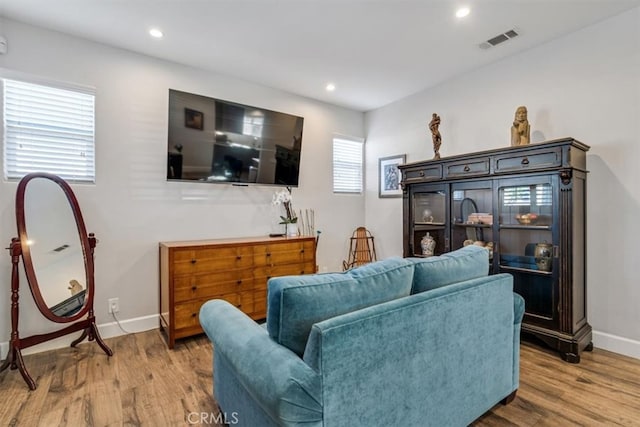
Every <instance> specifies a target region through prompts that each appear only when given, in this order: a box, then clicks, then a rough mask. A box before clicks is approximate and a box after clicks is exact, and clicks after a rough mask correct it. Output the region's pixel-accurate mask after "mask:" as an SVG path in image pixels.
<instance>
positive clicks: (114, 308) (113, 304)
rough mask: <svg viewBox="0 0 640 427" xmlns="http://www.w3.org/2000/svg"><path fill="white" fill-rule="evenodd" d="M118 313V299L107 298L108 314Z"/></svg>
mask: <svg viewBox="0 0 640 427" xmlns="http://www.w3.org/2000/svg"><path fill="white" fill-rule="evenodd" d="M119 311H120V301H119V300H118V298H109V313H117V312H119Z"/></svg>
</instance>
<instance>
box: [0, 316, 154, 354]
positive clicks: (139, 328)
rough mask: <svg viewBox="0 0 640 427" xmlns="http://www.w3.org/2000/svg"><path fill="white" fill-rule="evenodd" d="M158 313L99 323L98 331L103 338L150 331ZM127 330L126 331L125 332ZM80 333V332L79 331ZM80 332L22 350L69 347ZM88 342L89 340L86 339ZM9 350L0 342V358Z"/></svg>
mask: <svg viewBox="0 0 640 427" xmlns="http://www.w3.org/2000/svg"><path fill="white" fill-rule="evenodd" d="M158 317H159V316H158V315H157V314H152V315H150V316H142V317H136V318H134V319H127V320H121V321H120V325H121V326H122V329H124V330H122V329H121V328H120V326H118V322H109V323H103V324H101V325H98V331H99V332H100V336H101V337H102V338H113V337H117V336H120V335H126V334H134V333H137V332H144V331H149V330H151V329H155V328H158V327H159V323H158V322H159V320H158ZM125 331H126V332H125ZM78 334H79V332H78ZM78 334H69V335H66V336H64V337H60V338H57V339H54V340H51V341H47V342H43V343H42V344H38V345H35V346H33V347H29V348H26V349H24V350H23V351H22V354H23V355H27V354H34V353H41V352H43V351H48V350H55V349H58V348H63V347H68V346H69V344H71V341H73V340H74V339H76V338H77V337H78ZM84 342H87V341H84ZM8 352H9V343H8V342H0V359H2V360H4V359H5V358H6V356H7V353H8Z"/></svg>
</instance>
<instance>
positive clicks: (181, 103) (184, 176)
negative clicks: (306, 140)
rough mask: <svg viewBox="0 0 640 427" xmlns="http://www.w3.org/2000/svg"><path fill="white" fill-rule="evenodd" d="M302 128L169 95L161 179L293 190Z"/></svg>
mask: <svg viewBox="0 0 640 427" xmlns="http://www.w3.org/2000/svg"><path fill="white" fill-rule="evenodd" d="M303 122H304V119H303V118H302V117H298V116H294V115H291V114H286V113H280V112H277V111H271V110H267V109H265V108H258V107H252V106H249V105H243V104H238V103H235V102H229V101H223V100H220V99H215V98H210V97H206V96H201V95H195V94H191V93H186V92H181V91H177V90H173V89H169V137H168V144H167V179H168V180H186V181H198V182H211V183H229V184H241V185H244V184H270V185H285V186H291V187H296V186H297V185H298V176H299V173H300V152H301V146H302V125H303Z"/></svg>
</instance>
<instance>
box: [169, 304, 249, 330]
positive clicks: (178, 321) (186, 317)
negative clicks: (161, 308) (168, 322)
mask: <svg viewBox="0 0 640 427" xmlns="http://www.w3.org/2000/svg"><path fill="white" fill-rule="evenodd" d="M225 299H226V298H225ZM207 301H208V300H207V299H201V300H197V301H191V302H185V303H182V304H176V305H175V318H174V322H173V324H174V328H176V329H183V328H190V327H193V326H199V325H200V322H199V320H198V314H199V313H200V307H202V304H204V303H205V302H207ZM227 301H229V300H228V299H227ZM229 302H230V303H231V304H234V305H236V304H239V303H240V299H239V298H238V299H237V300H235V301H229Z"/></svg>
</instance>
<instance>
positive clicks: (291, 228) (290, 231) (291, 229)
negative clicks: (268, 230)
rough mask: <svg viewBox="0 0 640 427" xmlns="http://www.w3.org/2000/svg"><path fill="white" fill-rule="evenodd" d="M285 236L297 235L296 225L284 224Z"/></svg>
mask: <svg viewBox="0 0 640 427" xmlns="http://www.w3.org/2000/svg"><path fill="white" fill-rule="evenodd" d="M285 226H286V228H287V230H286V233H287V236H290V237H295V236H297V235H298V224H285Z"/></svg>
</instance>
